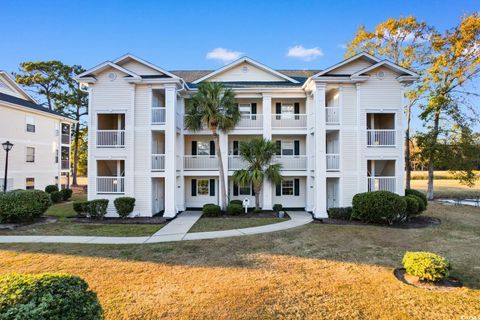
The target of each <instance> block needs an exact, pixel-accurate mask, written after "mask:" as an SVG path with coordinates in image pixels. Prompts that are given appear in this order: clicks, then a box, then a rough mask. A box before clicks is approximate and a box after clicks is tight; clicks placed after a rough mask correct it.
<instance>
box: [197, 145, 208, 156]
mask: <svg viewBox="0 0 480 320" xmlns="http://www.w3.org/2000/svg"><path fill="white" fill-rule="evenodd" d="M200 144H202V145H203V144H206V145H207V149H206V150H207V154H204V153H200V150H201V151H202V152H203V151H204V150H203V149H200ZM209 155H210V141H197V156H209Z"/></svg>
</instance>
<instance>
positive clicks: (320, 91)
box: [313, 84, 327, 218]
mask: <svg viewBox="0 0 480 320" xmlns="http://www.w3.org/2000/svg"><path fill="white" fill-rule="evenodd" d="M314 109H315V180H314V183H315V188H314V193H315V194H314V197H315V210H314V212H313V214H314V216H315V218H326V217H327V175H326V172H327V163H326V161H327V159H326V140H325V139H326V136H325V134H326V130H325V84H317V85H316V89H315V91H314Z"/></svg>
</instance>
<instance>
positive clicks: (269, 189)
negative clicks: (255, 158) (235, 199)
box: [262, 94, 273, 210]
mask: <svg viewBox="0 0 480 320" xmlns="http://www.w3.org/2000/svg"><path fill="white" fill-rule="evenodd" d="M262 108H263V138H265V139H267V140H272V96H271V95H269V94H264V95H263V97H262ZM262 193H263V201H262V202H263V203H262V208H263V210H272V208H273V186H272V183H271V182H270V181H269V180H267V179H264V181H263V188H262Z"/></svg>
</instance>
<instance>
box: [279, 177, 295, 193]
mask: <svg viewBox="0 0 480 320" xmlns="http://www.w3.org/2000/svg"><path fill="white" fill-rule="evenodd" d="M285 182H291V183H292V186H291V187H290V186H289V187H284V186H283V184H284V183H285ZM290 188H291V189H292V194H284V192H283V190H284V189H290ZM281 189H282V192H281V195H282V196H293V195H295V179H284V180H283V181H282V184H281Z"/></svg>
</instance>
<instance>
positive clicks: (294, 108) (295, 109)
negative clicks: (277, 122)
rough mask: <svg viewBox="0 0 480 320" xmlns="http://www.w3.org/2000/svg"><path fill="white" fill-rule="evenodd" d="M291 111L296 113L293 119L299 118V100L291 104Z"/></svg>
mask: <svg viewBox="0 0 480 320" xmlns="http://www.w3.org/2000/svg"><path fill="white" fill-rule="evenodd" d="M293 112H294V113H295V114H296V116H295V120H298V119H300V116H298V114H300V103H299V102H295V103H294V104H293Z"/></svg>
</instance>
